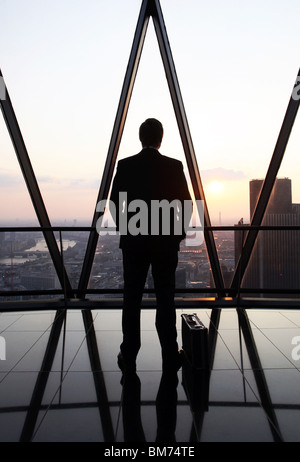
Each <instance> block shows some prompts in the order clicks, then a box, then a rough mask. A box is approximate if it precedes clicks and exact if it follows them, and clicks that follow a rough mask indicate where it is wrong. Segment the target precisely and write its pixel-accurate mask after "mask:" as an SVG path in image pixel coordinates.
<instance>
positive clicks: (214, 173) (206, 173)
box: [200, 167, 247, 182]
mask: <svg viewBox="0 0 300 462" xmlns="http://www.w3.org/2000/svg"><path fill="white" fill-rule="evenodd" d="M200 175H201V178H202V180H203V181H205V182H207V181H213V180H219V181H237V180H243V179H245V178H247V177H246V175H245V173H244V172H242V171H241V170H233V169H227V168H223V167H216V168H211V169H207V170H200Z"/></svg>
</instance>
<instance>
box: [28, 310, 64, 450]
mask: <svg viewBox="0 0 300 462" xmlns="http://www.w3.org/2000/svg"><path fill="white" fill-rule="evenodd" d="M65 319H66V311H64V310H58V311H57V312H56V315H55V319H54V321H53V325H52V328H51V331H50V334H49V339H48V344H47V348H46V351H45V355H44V358H43V362H42V365H41V369H40V371H39V373H38V377H37V380H36V384H35V387H34V390H33V393H32V398H31V401H30V404H29V408H28V412H27V415H26V418H25V422H24V425H23V429H22V433H21V437H20V442H23V443H24V442H30V441H31V440H32V438H33V435H34V429H35V426H36V423H37V419H38V415H39V412H40V410H41V404H42V400H43V397H44V393H45V389H46V386H47V382H48V378H49V375H50V372H51V368H52V364H53V361H54V358H55V353H56V351H57V346H58V342H59V338H60V334H61V330H62V326H63V323H64V322H65Z"/></svg>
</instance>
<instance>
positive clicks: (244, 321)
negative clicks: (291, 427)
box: [237, 309, 283, 442]
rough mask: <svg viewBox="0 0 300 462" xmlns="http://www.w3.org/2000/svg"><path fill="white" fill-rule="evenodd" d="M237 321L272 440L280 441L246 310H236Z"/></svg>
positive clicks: (276, 421)
mask: <svg viewBox="0 0 300 462" xmlns="http://www.w3.org/2000/svg"><path fill="white" fill-rule="evenodd" d="M237 315H238V321H239V325H240V327H241V330H242V332H243V336H244V340H245V344H246V348H247V352H248V356H249V360H250V363H251V367H252V371H253V374H254V378H255V382H256V385H257V390H258V393H259V396H260V401H261V405H262V407H263V409H264V411H265V413H266V415H267V418H268V422H269V426H270V430H271V433H272V435H273V438H274V441H276V442H282V441H283V437H282V434H281V430H280V427H279V423H278V420H277V417H276V413H275V411H274V406H273V403H272V400H271V395H270V391H269V388H268V383H267V380H266V377H265V373H264V370H263V367H262V364H261V361H260V357H259V353H258V350H257V346H256V343H255V339H254V336H253V332H252V329H251V325H250V321H249V318H248V315H247V312H246V311H245V310H244V309H242V310H241V309H238V310H237Z"/></svg>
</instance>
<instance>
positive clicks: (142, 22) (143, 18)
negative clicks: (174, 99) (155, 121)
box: [78, 0, 150, 298]
mask: <svg viewBox="0 0 300 462" xmlns="http://www.w3.org/2000/svg"><path fill="white" fill-rule="evenodd" d="M148 3H149V2H148V0H143V3H142V7H141V10H140V15H139V19H138V23H137V27H136V31H135V35H134V40H133V44H132V49H131V53H130V57H129V62H128V67H127V71H126V75H125V78H124V83H123V88H122V92H121V97H120V101H119V106H118V110H117V115H116V119H115V123H114V127H113V132H112V136H111V141H110V145H109V149H108V153H107V157H106V163H105V167H104V172H103V176H102V180H101V185H100V190H99V193H98V198H97V203H98V202H100V201H101V200H105V199H107V198H108V194H109V188H110V185H111V182H112V177H113V172H114V168H115V165H116V160H117V155H118V152H119V147H120V143H121V139H122V134H123V130H124V125H125V121H126V117H127V113H128V108H129V103H130V99H131V95H132V90H133V86H134V82H135V78H136V74H137V70H138V66H139V61H140V57H141V54H142V49H143V45H144V41H145V36H146V32H147V27H148V23H149V18H150V16H149V8H148ZM100 216H101V213H100V212H97V211H95V213H94V217H93V220H92V227H93V228H94V230H92V231H91V232H90V235H89V239H88V243H87V249H86V254H85V258H84V261H83V266H82V271H81V276H80V280H79V284H78V297H79V298H84V296H85V290H86V289H87V287H88V283H89V279H90V275H91V270H92V265H93V261H94V257H95V252H96V248H97V242H98V237H99V236H98V233H97V231H96V223H97V220H98V219H99V218H100Z"/></svg>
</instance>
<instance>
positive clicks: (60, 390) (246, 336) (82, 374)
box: [0, 309, 300, 443]
mask: <svg viewBox="0 0 300 462" xmlns="http://www.w3.org/2000/svg"><path fill="white" fill-rule="evenodd" d="M182 312H183V311H181V310H178V311H177V319H178V337H179V343H180V342H181V316H180V315H181V313H182ZM185 312H190V311H185ZM196 313H197V314H198V316H199V318H200V319H201V320H202V321H203V323H204V324H205V325H206V326H207V327H208V328H209V345H210V349H211V370H210V372H209V373H205V372H204V371H195V370H191V369H190V368H188V366H187V365H186V366H185V367H184V368H183V370H180V371H179V372H178V374H177V375H176V374H175V377H174V375H173V376H172V375H171V376H170V375H166V374H164V375H162V369H161V359H160V349H159V345H158V339H157V334H156V331H155V328H154V316H155V314H154V311H153V310H144V311H143V313H142V342H143V345H142V349H141V351H140V354H139V357H138V370H137V375H136V376H133V377H131V378H130V379H128V380H127V379H126V380H125V381H124V380H122V375H121V372H120V370H119V369H118V366H117V362H116V356H117V353H118V351H119V344H120V341H121V331H120V324H121V312H120V311H119V310H101V311H100V310H95V311H84V312H81V311H74V310H73V311H68V312H67V313H65V312H55V311H53V312H50V311H47V312H45V311H40V312H36V311H35V312H33V311H32V312H18V313H16V312H13V313H2V314H0V340H1V342H0V354H1V361H0V441H1V442H10V441H13V442H17V441H33V442H57V441H70V442H80V441H85V442H107V443H111V442H122V443H123V442H130V441H136V442H138V441H146V442H155V441H157V442H166V441H168V442H170V441H176V442H178V443H182V442H185V443H188V442H189V443H197V442H224V441H225V442H240V441H242V442H274V441H284V442H293V441H300V432H299V428H300V386H299V385H300V347H299V348H298V345H300V337H299V336H300V311H298V310H269V309H268V310H247V311H246V312H241V314H240V315H239V316H238V314H237V311H236V310H235V309H223V310H222V311H219V310H214V311H211V310H202V309H201V310H198V311H196ZM297 337H298V338H297Z"/></svg>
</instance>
